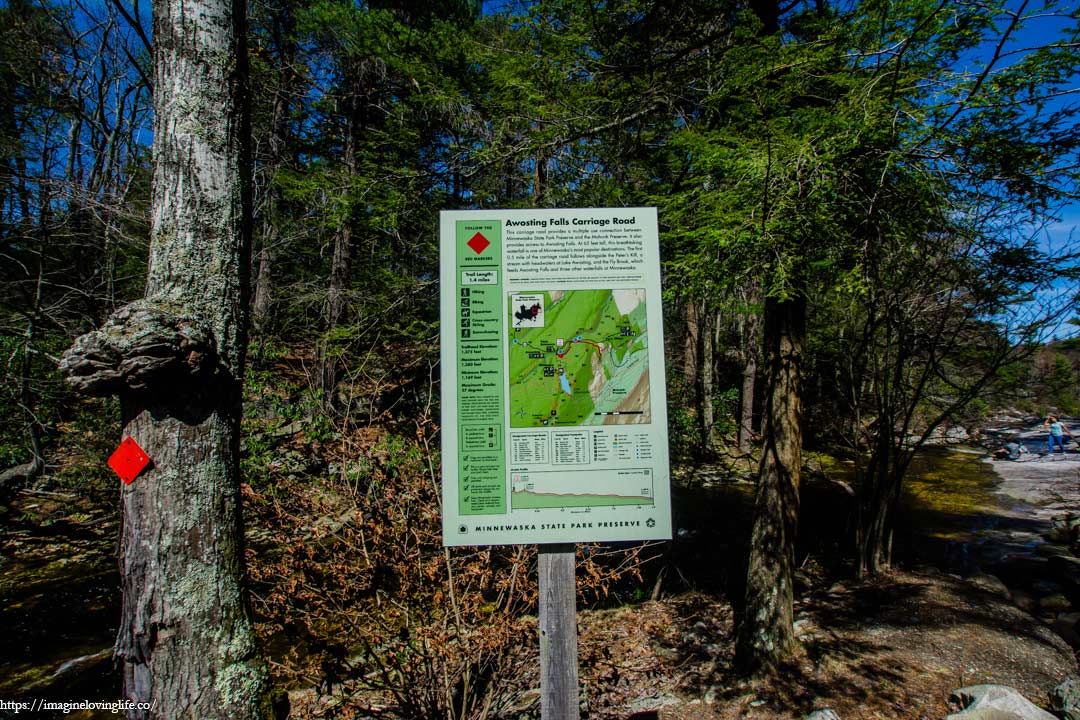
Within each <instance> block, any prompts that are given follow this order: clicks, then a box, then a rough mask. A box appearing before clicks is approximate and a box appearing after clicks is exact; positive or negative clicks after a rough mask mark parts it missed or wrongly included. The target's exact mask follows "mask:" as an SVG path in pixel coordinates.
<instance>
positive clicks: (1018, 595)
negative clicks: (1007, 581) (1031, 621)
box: [1012, 590, 1039, 613]
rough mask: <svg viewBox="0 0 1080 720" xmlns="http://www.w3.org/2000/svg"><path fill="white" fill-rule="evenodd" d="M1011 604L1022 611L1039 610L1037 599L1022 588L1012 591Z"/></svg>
mask: <svg viewBox="0 0 1080 720" xmlns="http://www.w3.org/2000/svg"><path fill="white" fill-rule="evenodd" d="M1012 601H1013V605H1015V606H1016V607H1018V608H1020V609H1021V610H1023V611H1024V612H1028V613H1035V612H1038V610H1039V600H1038V599H1037V598H1036V597H1034V596H1033V595H1031V594H1030V593H1027V592H1024V591H1023V590H1013V591H1012Z"/></svg>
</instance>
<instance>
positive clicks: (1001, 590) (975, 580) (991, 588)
mask: <svg viewBox="0 0 1080 720" xmlns="http://www.w3.org/2000/svg"><path fill="white" fill-rule="evenodd" d="M967 581H968V582H969V583H971V584H972V585H974V586H975V587H979V588H982V589H983V590H986V591H987V592H992V593H994V594H995V595H1000V596H1001V597H1003V598H1008V597H1009V588H1007V587H1005V583H1003V582H1001V580H999V579H998V578H996V577H994V576H993V575H987V574H986V573H977V574H975V575H972V576H971V577H969V578H967Z"/></svg>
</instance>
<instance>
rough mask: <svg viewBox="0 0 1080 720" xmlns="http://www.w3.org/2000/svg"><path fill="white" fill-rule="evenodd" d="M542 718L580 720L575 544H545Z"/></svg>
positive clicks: (541, 555)
mask: <svg viewBox="0 0 1080 720" xmlns="http://www.w3.org/2000/svg"><path fill="white" fill-rule="evenodd" d="M538 566H539V569H538V573H539V576H540V578H539V579H540V717H541V719H542V720H577V718H578V653H577V582H576V577H575V566H576V557H575V554H574V545H573V544H570V543H567V544H558V545H541V546H540V552H539V561H538Z"/></svg>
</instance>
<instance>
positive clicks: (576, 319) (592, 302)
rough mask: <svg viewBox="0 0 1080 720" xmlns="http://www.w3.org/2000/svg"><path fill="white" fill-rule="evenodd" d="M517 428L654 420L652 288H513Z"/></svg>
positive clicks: (511, 314) (511, 339) (510, 317)
mask: <svg viewBox="0 0 1080 720" xmlns="http://www.w3.org/2000/svg"><path fill="white" fill-rule="evenodd" d="M507 310H508V313H507V317H508V327H509V328H510V332H509V333H508V334H509V349H508V354H509V386H510V427H512V428H538V427H573V426H581V425H624V424H639V423H640V424H647V423H650V422H652V417H651V416H652V413H651V407H650V400H649V344H648V332H647V321H646V315H647V313H646V303H645V290H643V289H621V290H543V291H539V290H538V291H535V292H513V293H510V294H509V306H508V308H507Z"/></svg>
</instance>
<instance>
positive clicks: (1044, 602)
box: [1039, 593, 1072, 614]
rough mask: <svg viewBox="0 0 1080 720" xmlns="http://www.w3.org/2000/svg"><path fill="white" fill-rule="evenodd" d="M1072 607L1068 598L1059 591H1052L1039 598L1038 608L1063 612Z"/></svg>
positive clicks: (1050, 611) (1051, 611) (1052, 611)
mask: <svg viewBox="0 0 1080 720" xmlns="http://www.w3.org/2000/svg"><path fill="white" fill-rule="evenodd" d="M1071 608H1072V603H1071V602H1070V601H1069V598H1067V597H1065V596H1064V595H1062V594H1061V593H1054V594H1053V595H1047V596H1046V597H1044V598H1042V599H1041V600H1039V609H1040V610H1043V611H1045V612H1049V613H1055V614H1056V613H1064V612H1068V611H1069V610H1070V609H1071Z"/></svg>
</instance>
